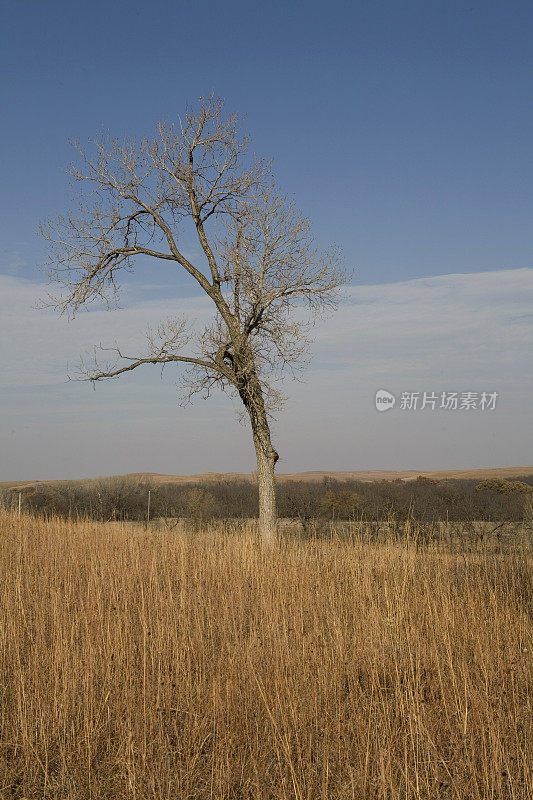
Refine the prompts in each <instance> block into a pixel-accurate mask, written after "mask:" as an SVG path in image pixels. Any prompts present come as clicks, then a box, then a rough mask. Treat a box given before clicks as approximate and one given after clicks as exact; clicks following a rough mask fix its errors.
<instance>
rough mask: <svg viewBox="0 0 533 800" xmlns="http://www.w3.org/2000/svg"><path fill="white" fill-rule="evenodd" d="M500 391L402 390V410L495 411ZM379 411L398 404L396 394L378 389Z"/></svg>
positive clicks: (400, 403)
mask: <svg viewBox="0 0 533 800" xmlns="http://www.w3.org/2000/svg"><path fill="white" fill-rule="evenodd" d="M497 400H498V392H401V393H400V398H399V401H398V408H399V409H400V411H424V410H428V411H436V410H438V409H441V410H444V411H494V410H495V409H496V402H497ZM375 404H376V408H377V410H378V411H390V409H391V408H394V406H395V405H396V396H395V395H394V394H392V392H388V391H387V390H386V389H378V391H377V392H376V397H375Z"/></svg>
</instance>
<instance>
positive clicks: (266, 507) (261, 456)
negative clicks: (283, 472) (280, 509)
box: [254, 434, 278, 545]
mask: <svg viewBox="0 0 533 800" xmlns="http://www.w3.org/2000/svg"><path fill="white" fill-rule="evenodd" d="M268 438H269V439H270V436H269V437H268ZM254 442H255V452H256V455H257V483H258V487H259V536H260V539H261V543H262V544H265V545H270V544H274V542H276V540H277V518H278V515H277V509H276V491H275V484H274V467H275V465H276V461H277V453H276V452H275V450H274V448H273V447H272V445H270V452H265V448H264V446H263V444H262V442H261V441H260V439H259V438H258V437H257V436H256V435H255V434H254Z"/></svg>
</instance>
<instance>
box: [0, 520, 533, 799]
mask: <svg viewBox="0 0 533 800" xmlns="http://www.w3.org/2000/svg"><path fill="white" fill-rule="evenodd" d="M0 524H1V535H0V605H1V608H0V614H1V616H0V700H1V704H0V798H20V799H22V798H28V799H29V798H32V800H33V798H69V799H70V798H72V800H75V799H76V798H80V800H81V799H83V800H85V798H136V799H138V800H144V798H180V800H182V799H183V800H185V798H211V797H213V798H228V799H229V798H232V799H234V798H235V799H236V798H257V800H259V798H261V800H263V799H264V798H296V799H297V800H304V798H305V800H318V799H319V798H324V800H325V798H357V799H358V798H390V799H391V800H392V799H393V798H398V800H400V798H402V800H406V799H407V798H427V800H434V798H457V799H458V800H459V799H460V800H464V799H465V798H475V799H478V798H479V799H480V800H481V799H483V800H485V798H486V799H487V800H488V798H491V800H499V799H500V798H510V799H512V800H514V799H515V798H516V800H518V799H519V798H524V800H525V798H529V797H531V796H532V795H533V783H532V774H531V765H532V763H533V758H532V756H533V750H532V745H531V742H532V741H533V726H532V719H533V715H532V712H533V708H532V706H533V704H532V686H533V684H532V672H533V671H532V663H533V658H532V636H531V630H532V629H531V599H532V593H531V563H530V562H529V561H528V558H529V557H528V556H526V555H523V554H522V555H519V554H516V553H515V554H510V555H498V554H494V553H492V554H491V553H485V554H484V553H478V554H471V555H466V556H465V555H461V554H451V553H449V554H447V553H445V552H441V553H438V552H430V551H424V550H423V549H419V550H418V551H417V549H416V548H415V547H414V546H411V545H409V544H403V545H392V544H391V545H372V544H347V543H344V544H343V543H341V542H338V541H330V542H297V541H287V542H284V543H282V544H281V545H279V546H277V547H273V548H269V549H264V550H262V549H261V548H259V547H257V545H256V543H255V540H254V536H253V532H252V530H251V529H250V530H249V531H248V532H245V533H244V534H242V533H240V534H237V533H231V532H227V531H224V530H222V529H220V530H216V529H214V530H211V531H207V532H205V533H202V534H199V535H190V534H186V533H183V532H180V531H178V530H174V531H171V530H170V531H169V530H164V529H163V530H159V531H148V532H146V531H144V530H143V529H142V528H140V527H139V528H134V527H132V526H126V527H122V526H120V525H109V526H106V525H101V524H96V523H78V524H74V523H71V522H67V521H63V520H59V519H56V520H52V521H50V522H45V521H39V520H36V519H32V518H30V517H24V516H23V518H22V520H21V521H20V522H19V521H18V520H17V519H16V518H15V517H13V516H11V515H9V514H6V513H4V514H3V515H2V516H1V517H0Z"/></svg>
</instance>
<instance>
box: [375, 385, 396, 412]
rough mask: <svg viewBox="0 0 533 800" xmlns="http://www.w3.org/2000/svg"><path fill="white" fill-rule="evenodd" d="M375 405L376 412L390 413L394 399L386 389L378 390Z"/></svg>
mask: <svg viewBox="0 0 533 800" xmlns="http://www.w3.org/2000/svg"><path fill="white" fill-rule="evenodd" d="M375 403H376V408H377V410H378V411H390V409H391V408H394V405H395V403H396V398H395V397H394V395H393V394H391V393H390V392H388V391H387V390H386V389H378V390H377V392H376V398H375Z"/></svg>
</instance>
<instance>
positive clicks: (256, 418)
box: [239, 351, 279, 545]
mask: <svg viewBox="0 0 533 800" xmlns="http://www.w3.org/2000/svg"><path fill="white" fill-rule="evenodd" d="M250 364H252V368H251V369H250V367H249V365H250ZM245 365H246V366H247V369H245V370H243V372H244V375H243V377H242V383H241V386H240V388H239V394H240V396H241V400H242V402H243V403H244V406H245V408H246V410H247V412H248V416H249V417H250V424H251V426H252V434H253V438H254V446H255V454H256V457H257V484H258V489H259V536H260V539H261V543H262V544H263V545H270V544H274V542H276V541H277V536H278V530H277V516H278V515H277V508H276V492H275V485H274V467H275V466H276V461H277V460H278V458H279V456H278V454H277V453H276V451H275V449H274V447H273V446H272V440H271V438H270V426H269V424H268V415H267V412H266V407H265V401H264V397H263V389H262V386H261V383H260V381H259V378H258V377H257V372H256V370H255V367H254V366H253V354H252V353H251V352H250V351H248V352H246V353H245Z"/></svg>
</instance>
